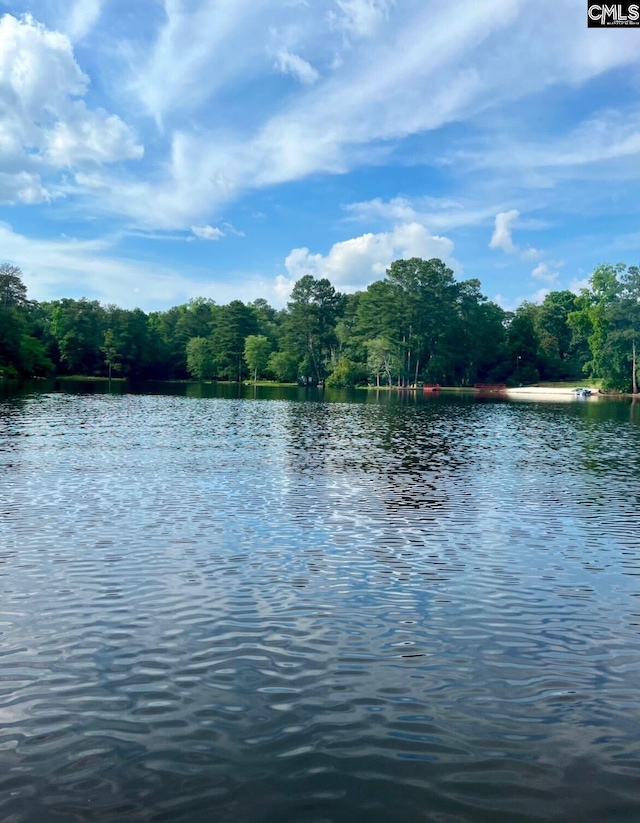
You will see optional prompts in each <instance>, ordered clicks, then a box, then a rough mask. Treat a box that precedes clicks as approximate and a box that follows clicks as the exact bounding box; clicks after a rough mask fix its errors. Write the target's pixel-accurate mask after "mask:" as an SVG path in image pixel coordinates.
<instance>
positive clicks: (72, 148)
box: [0, 14, 143, 203]
mask: <svg viewBox="0 0 640 823" xmlns="http://www.w3.org/2000/svg"><path fill="white" fill-rule="evenodd" d="M88 84H89V79H88V77H87V76H86V75H85V74H84V73H83V72H82V70H81V69H80V67H79V66H78V64H77V62H76V61H75V58H74V55H73V50H72V48H71V43H70V41H69V39H68V37H67V36H66V35H64V34H60V33H59V32H55V31H50V30H48V29H46V28H45V27H44V26H42V25H41V24H39V23H37V22H36V21H35V20H34V19H33V18H32V17H31V16H29V15H26V16H25V17H23V18H21V19H20V20H18V19H17V18H15V17H13V16H12V15H10V14H5V15H4V16H3V17H2V18H0V101H4V106H3V117H2V120H0V172H1V173H2V174H3V179H2V183H1V184H0V193H1V194H2V196H3V199H4V200H5V201H8V202H12V201H19V202H30V203H34V202H38V201H39V200H46V199H47V198H48V192H47V189H46V187H45V185H44V184H43V183H42V177H43V176H45V175H47V174H52V173H54V172H56V171H58V170H59V169H61V168H65V167H73V168H78V167H80V166H82V165H83V164H85V163H110V162H114V161H117V160H126V159H134V158H139V157H141V156H142V151H143V150H142V147H141V146H139V145H137V144H136V142H135V139H134V137H133V135H132V133H131V131H130V129H129V127H128V126H127V125H126V124H125V123H124V122H123V121H122V120H121V119H120V118H119V117H118V116H117V115H114V114H109V113H108V112H106V111H104V110H103V109H89V108H88V107H87V105H86V103H85V102H84V100H83V99H82V98H83V97H84V96H85V94H86V92H87V87H88Z"/></svg>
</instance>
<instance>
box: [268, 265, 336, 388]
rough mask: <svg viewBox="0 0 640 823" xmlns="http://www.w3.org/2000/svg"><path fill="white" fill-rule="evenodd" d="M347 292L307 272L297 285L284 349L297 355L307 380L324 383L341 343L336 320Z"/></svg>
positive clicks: (286, 320) (292, 294) (289, 314)
mask: <svg viewBox="0 0 640 823" xmlns="http://www.w3.org/2000/svg"><path fill="white" fill-rule="evenodd" d="M344 305H345V297H344V295H342V294H340V293H339V292H336V290H335V289H334V287H333V286H332V285H331V283H330V282H329V281H328V280H327V279H326V278H322V279H320V280H316V279H314V278H313V277H312V276H311V275H309V274H307V275H305V276H304V277H302V278H301V279H300V280H298V282H297V283H296V284H295V285H294V287H293V289H292V291H291V300H290V301H289V303H288V313H287V316H286V318H285V321H284V340H283V344H284V349H285V351H287V352H289V353H290V354H292V355H294V356H295V357H297V358H298V363H299V367H298V368H299V372H300V374H302V375H303V377H304V379H305V382H308V383H322V382H323V381H324V380H325V378H326V376H327V374H328V371H329V367H330V363H331V361H332V359H333V358H334V355H335V349H336V346H337V343H338V340H337V337H336V323H337V322H338V319H339V317H340V314H341V312H342V309H343V308H344Z"/></svg>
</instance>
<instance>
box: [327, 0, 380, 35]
mask: <svg viewBox="0 0 640 823" xmlns="http://www.w3.org/2000/svg"><path fill="white" fill-rule="evenodd" d="M335 3H336V5H337V6H338V8H339V9H340V11H339V12H335V11H330V12H329V20H330V22H331V24H332V25H333V26H334V27H335V28H337V29H340V30H342V31H343V32H345V33H346V34H348V35H350V36H352V37H372V36H373V35H374V34H375V33H376V31H377V30H378V28H379V27H380V25H381V24H382V23H383V22H384V21H385V20H386V19H387V17H388V15H389V10H390V8H391V6H392V5H393V2H392V0H335Z"/></svg>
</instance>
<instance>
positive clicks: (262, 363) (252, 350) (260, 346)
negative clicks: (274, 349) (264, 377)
mask: <svg viewBox="0 0 640 823" xmlns="http://www.w3.org/2000/svg"><path fill="white" fill-rule="evenodd" d="M270 354H271V343H270V342H269V340H268V338H266V337H265V336H264V335H263V334H250V335H249V336H248V337H247V338H246V339H245V341H244V359H245V362H246V364H247V366H248V368H249V371H250V372H253V380H254V382H257V380H258V375H259V374H262V373H263V372H264V370H265V369H266V368H267V364H268V363H269V355H270Z"/></svg>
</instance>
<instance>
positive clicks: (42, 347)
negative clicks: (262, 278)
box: [0, 258, 640, 391]
mask: <svg viewBox="0 0 640 823" xmlns="http://www.w3.org/2000/svg"><path fill="white" fill-rule="evenodd" d="M638 329H640V273H639V270H638V268H637V267H630V268H628V269H627V268H626V267H625V266H622V265H619V266H615V267H613V266H601V267H599V268H598V269H596V271H595V272H594V273H593V275H592V277H591V280H590V282H589V287H588V288H587V289H585V290H583V291H582V293H581V294H580V295H578V296H576V295H574V294H573V293H572V292H570V291H555V292H551V293H550V294H549V295H547V297H546V298H545V299H544V301H543V302H542V303H541V304H540V305H536V304H532V303H523V304H522V305H521V306H519V307H518V308H517V309H516V311H514V312H508V311H505V310H503V309H502V308H501V307H500V306H498V305H497V304H496V303H493V302H491V301H489V300H487V299H486V297H485V296H484V295H483V294H482V293H481V290H480V282H479V281H478V280H475V279H471V280H465V281H457V280H456V279H455V278H454V275H453V272H452V271H451V269H449V268H447V266H446V265H445V264H444V263H443V262H442V261H441V260H437V259H433V260H421V259H418V258H413V259H411V260H397V261H396V262H394V263H392V265H391V266H390V268H389V269H388V270H387V273H386V277H384V278H383V279H381V280H378V281H376V282H374V283H372V284H371V285H370V286H368V287H367V288H366V289H365V290H364V291H361V292H357V293H356V294H341V293H340V292H338V291H336V289H335V288H334V287H333V286H332V284H331V283H330V282H329V281H328V280H327V279H315V278H313V277H311V276H310V275H306V276H305V277H302V278H301V279H300V280H298V282H297V283H296V284H295V286H294V288H293V290H292V293H291V299H290V301H289V303H288V304H287V308H286V309H283V310H276V309H275V308H273V307H272V306H270V305H269V304H268V303H267V301H265V300H262V299H259V300H255V301H253V302H251V303H243V302H242V301H240V300H233V301H231V302H230V303H229V304H227V305H217V304H216V303H215V302H214V301H213V300H209V299H204V298H196V299H193V300H191V301H189V302H188V303H186V304H184V305H180V306H175V307H173V308H171V309H168V310H167V311H158V312H151V313H148V314H147V313H145V312H143V311H141V310H140V309H133V310H125V309H121V308H118V307H117V306H114V305H103V304H101V303H99V302H98V301H95V300H87V299H84V298H83V299H81V300H72V299H62V300H54V301H49V302H41V303H37V302H34V301H30V300H28V299H27V293H26V288H25V286H24V284H23V282H22V276H21V272H20V269H18V268H17V267H15V266H12V265H9V264H3V265H1V266H0V373H1V374H3V375H4V376H6V377H21V376H47V375H53V374H55V375H95V376H108V375H113V376H122V377H127V378H130V379H140V380H146V379H155V380H172V379H173V380H174V379H186V378H189V377H192V378H195V379H200V380H204V379H207V380H209V379H218V380H231V381H240V380H243V379H246V378H248V377H250V378H252V379H258V378H261V377H267V378H271V379H276V380H279V381H283V382H294V381H297V382H299V383H303V384H306V385H319V384H324V385H328V386H335V387H347V386H353V385H357V384H367V383H368V384H373V385H393V386H408V385H413V384H416V383H419V382H422V381H424V382H427V383H440V384H442V385H457V386H464V385H473V384H474V383H478V382H482V383H507V384H520V383H523V384H525V383H535V382H538V381H540V380H545V381H550V380H565V379H580V378H581V377H582V376H584V375H590V376H593V377H599V378H602V379H603V380H604V384H605V386H606V387H609V388H612V389H618V390H623V391H631V390H633V391H636V390H637V358H636V355H637V348H636V335H637V332H638Z"/></svg>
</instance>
